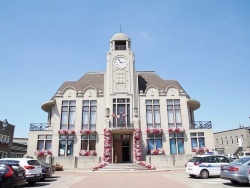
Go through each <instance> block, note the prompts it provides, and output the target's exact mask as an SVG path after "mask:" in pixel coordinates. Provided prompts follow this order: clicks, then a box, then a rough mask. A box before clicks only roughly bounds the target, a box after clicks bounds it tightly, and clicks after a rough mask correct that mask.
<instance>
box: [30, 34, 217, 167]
mask: <svg viewBox="0 0 250 188" xmlns="http://www.w3.org/2000/svg"><path fill="white" fill-rule="evenodd" d="M70 101H71V102H72V101H73V102H72V104H73V106H70V105H68V106H67V107H68V108H67V109H70V108H71V107H72V109H73V112H72V114H71V116H70V117H69V116H67V115H65V114H67V113H68V114H70V113H71V112H70V111H67V112H65V113H64V115H62V113H63V112H62V109H63V107H62V104H63V103H64V102H65V103H67V104H70ZM83 101H85V102H86V103H87V102H89V104H91V102H93V101H94V102H93V104H94V106H95V107H96V108H95V107H94V108H93V109H96V111H95V112H94V113H93V114H92V116H91V115H90V114H91V113H92V112H88V113H89V114H88V115H86V114H85V115H83V114H84V112H83V111H84V110H83V109H84V105H83V103H84V102H83ZM167 101H170V103H171V101H174V102H175V103H176V104H177V105H174V104H173V105H172V104H170V105H167ZM151 102H152V104H150V103H151ZM90 106H91V105H89V106H88V107H89V109H90V108H91V107H90ZM171 106H172V107H173V108H176V109H175V110H176V111H174V110H173V109H172V107H171ZM199 107H200V103H199V102H198V101H196V100H193V99H191V98H190V97H189V95H188V94H187V93H186V92H185V91H184V89H183V88H182V87H181V85H180V84H179V83H178V82H177V81H174V80H163V79H161V78H160V77H159V76H158V75H157V74H156V73H155V72H153V71H136V70H135V58H134V53H133V52H132V51H131V41H130V39H129V38H128V37H127V36H126V35H125V34H123V33H118V34H116V35H114V36H113V37H112V39H111V41H110V51H109V52H108V53H107V69H106V71H105V72H104V73H102V72H98V73H87V74H85V75H84V76H83V77H82V78H81V79H79V80H78V81H76V82H65V83H63V84H62V86H61V87H60V88H59V89H58V90H57V92H56V94H55V95H54V96H53V97H52V99H51V100H50V101H48V102H46V103H45V104H43V105H42V109H43V110H44V111H45V112H47V113H48V124H41V125H39V124H31V131H30V132H29V141H28V149H27V154H28V155H29V156H33V157H36V156H35V155H34V152H35V151H37V150H41V151H43V150H46V147H47V149H48V150H49V151H50V152H51V153H52V161H53V163H54V164H55V163H63V164H64V166H65V167H66V168H79V169H85V168H90V167H91V166H95V165H98V164H99V163H100V162H102V161H107V162H110V163H134V162H136V161H139V160H142V161H147V162H148V163H152V164H153V165H154V163H155V166H156V167H157V168H165V167H174V166H181V167H183V165H184V163H185V162H186V161H187V160H188V159H189V158H191V157H192V155H193V154H194V152H192V147H194V146H195V143H194V142H195V141H194V140H195V138H196V139H197V147H199V144H200V145H201V146H202V147H206V148H208V149H209V150H210V151H212V149H214V138H213V132H212V129H211V128H212V127H211V122H202V121H200V122H198V124H197V122H196V124H194V121H195V118H194V113H193V112H194V111H195V110H197V109H198V108H199ZM65 109H66V107H65ZM86 109H87V107H86ZM89 115H90V116H91V117H92V118H93V119H91V121H90V123H87V124H86V123H84V122H85V121H86V122H87V120H86V119H87V118H89V117H90V116H89ZM62 116H63V118H62ZM66 116H67V120H65V118H64V117H66ZM83 116H84V117H86V118H83ZM172 116H173V117H172ZM64 121H65V122H67V123H66V124H65V123H62V122H64ZM91 122H92V123H91ZM64 124H65V125H64ZM84 124H86V125H85V126H87V127H88V128H87V129H88V130H89V129H92V130H95V132H96V134H94V135H95V136H96V138H95V140H96V143H95V144H94V145H95V152H96V156H79V152H80V150H82V148H83V147H85V146H84V144H83V143H84V141H82V134H81V132H80V131H81V130H84V129H85V128H84ZM63 126H66V127H67V130H68V129H71V130H74V131H75V134H73V135H72V139H65V140H66V141H65V142H66V143H67V142H68V141H69V143H68V146H64V145H63V144H61V145H60V144H59V142H60V138H62V137H61V136H62V135H61V134H59V133H58V131H59V130H60V129H62V127H63ZM153 128H155V130H158V131H160V132H159V133H155V134H154V133H152V134H150V133H147V129H149V130H151V131H153ZM169 128H173V130H175V128H179V130H180V132H178V133H171V132H169ZM63 129H64V128H63ZM104 129H107V130H109V131H110V132H111V137H110V142H108V141H107V140H106V141H105V139H107V138H106V137H105V135H104ZM135 130H137V131H139V132H140V139H139V141H138V140H137V139H136V138H135ZM192 133H193V134H192ZM191 135H197V137H192V139H193V141H191V140H192V139H191ZM198 135H200V137H202V138H201V140H203V141H200V140H199V139H200V137H199V136H198ZM46 136H48V137H47V138H48V139H47V138H46ZM66 136H67V135H66ZM173 136H174V138H173ZM178 136H180V138H179V137H178ZM170 137H171V138H170ZM39 140H40V142H39ZM42 140H44V144H41V143H42V142H43V141H42ZM61 140H62V139H61ZM70 140H73V142H71V141H70ZM148 140H151V141H148ZM174 140H175V141H174ZM46 141H48V142H46ZM88 141H89V140H88ZM136 141H138V142H136ZM38 142H39V143H40V144H38ZM175 142H176V143H175ZM199 142H201V143H199ZM203 142H204V143H203ZM72 143H73V144H72ZM105 143H106V144H107V143H109V144H110V158H108V157H107V156H106V157H104V153H105V152H106V154H107V152H108V151H109V149H107V148H106V149H105V147H106V146H105ZM138 143H139V144H140V148H136V144H138ZM149 143H150V144H149ZM191 143H193V144H191ZM88 144H89V143H88ZM38 145H39V146H38ZM66 145H67V144H66ZM149 145H150V147H149ZM175 146H176V148H175ZM88 147H89V148H90V147H92V145H91V146H90V145H88ZM138 147H139V146H138ZM157 147H158V148H157ZM69 148H70V149H69ZM151 148H152V149H158V150H157V151H159V150H161V151H162V150H163V151H164V154H163V155H153V154H152V153H151ZM149 150H150V151H149ZM106 154H105V155H106ZM135 155H138V156H137V157H136V156H135ZM39 158H41V159H43V160H45V157H44V156H40V157H39Z"/></svg>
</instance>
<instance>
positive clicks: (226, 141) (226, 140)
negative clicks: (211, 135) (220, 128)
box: [225, 137, 228, 145]
mask: <svg viewBox="0 0 250 188" xmlns="http://www.w3.org/2000/svg"><path fill="white" fill-rule="evenodd" d="M225 141H226V145H228V139H227V137H225Z"/></svg>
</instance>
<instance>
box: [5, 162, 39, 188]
mask: <svg viewBox="0 0 250 188" xmlns="http://www.w3.org/2000/svg"><path fill="white" fill-rule="evenodd" d="M0 163H5V164H6V163H19V165H20V166H22V167H23V168H24V169H25V173H26V181H27V182H28V183H29V184H35V183H36V182H37V181H39V180H40V179H41V178H42V167H41V164H40V163H39V162H38V161H37V160H35V159H30V158H2V159H0Z"/></svg>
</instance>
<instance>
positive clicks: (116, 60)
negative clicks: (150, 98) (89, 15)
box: [104, 33, 138, 123]
mask: <svg viewBox="0 0 250 188" xmlns="http://www.w3.org/2000/svg"><path fill="white" fill-rule="evenodd" d="M137 83H138V81H137V76H136V72H135V58H134V53H133V52H132V51H131V40H130V38H128V37H127V35H125V34H124V33H117V34H115V35H114V36H113V37H112V38H111V40H110V50H109V52H108V53H107V69H106V72H105V78H104V85H105V86H104V87H105V89H104V92H105V94H104V95H105V108H109V109H110V110H111V114H113V113H115V114H121V113H122V114H126V115H128V116H131V117H130V118H132V114H131V113H130V112H132V109H133V108H136V106H137V105H136V103H137V102H136V101H137V97H136V96H137V95H138V89H136V88H137V85H138V84H137ZM119 101H123V102H124V105H125V106H124V108H122V107H120V108H119V104H118V103H119ZM115 103H117V105H115ZM117 106H118V107H117ZM130 118H129V117H128V118H127V121H126V122H127V123H128V121H129V120H130Z"/></svg>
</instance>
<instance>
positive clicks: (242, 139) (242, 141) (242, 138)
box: [241, 135, 244, 144]
mask: <svg viewBox="0 0 250 188" xmlns="http://www.w3.org/2000/svg"><path fill="white" fill-rule="evenodd" d="M241 143H242V144H244V137H243V135H241Z"/></svg>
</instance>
